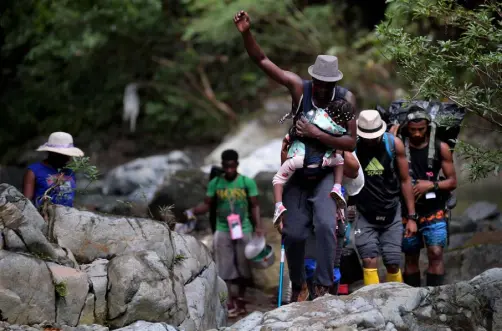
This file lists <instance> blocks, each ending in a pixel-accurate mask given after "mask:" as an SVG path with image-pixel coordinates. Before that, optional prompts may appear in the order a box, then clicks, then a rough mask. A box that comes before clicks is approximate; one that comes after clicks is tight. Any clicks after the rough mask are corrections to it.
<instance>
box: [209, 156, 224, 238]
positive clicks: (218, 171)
mask: <svg viewBox="0 0 502 331" xmlns="http://www.w3.org/2000/svg"><path fill="white" fill-rule="evenodd" d="M223 173H225V172H224V171H223V168H221V167H217V166H212V167H211V172H210V173H209V182H210V181H211V180H212V179H213V178H214V177H219V176H221V175H222V174H223ZM209 182H208V183H209ZM216 199H217V195H215V196H214V203H212V204H211V206H210V208H209V224H210V225H211V230H212V231H213V233H214V232H215V231H216V206H217V202H216Z"/></svg>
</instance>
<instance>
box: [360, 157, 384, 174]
mask: <svg viewBox="0 0 502 331" xmlns="http://www.w3.org/2000/svg"><path fill="white" fill-rule="evenodd" d="M384 170H385V169H384V167H383V166H382V164H381V163H380V161H378V160H377V159H376V158H372V159H371V161H370V163H369V164H368V165H367V166H366V168H365V169H364V171H365V172H366V174H367V175H368V176H380V175H382V174H383V171H384Z"/></svg>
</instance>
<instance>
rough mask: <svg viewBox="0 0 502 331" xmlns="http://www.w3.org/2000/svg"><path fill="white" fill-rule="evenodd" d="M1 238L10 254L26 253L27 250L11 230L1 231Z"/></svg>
mask: <svg viewBox="0 0 502 331" xmlns="http://www.w3.org/2000/svg"><path fill="white" fill-rule="evenodd" d="M3 238H4V240H5V249H6V250H8V251H11V252H19V253H21V252H22V253H27V252H28V248H27V247H26V245H25V244H24V242H23V240H22V239H21V238H20V237H19V236H18V235H17V233H16V232H15V231H14V230H12V229H8V228H6V229H4V230H3Z"/></svg>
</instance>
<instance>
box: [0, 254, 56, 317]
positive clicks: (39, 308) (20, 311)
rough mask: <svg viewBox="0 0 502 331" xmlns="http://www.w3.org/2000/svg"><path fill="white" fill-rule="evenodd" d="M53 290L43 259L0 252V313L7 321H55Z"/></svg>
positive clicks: (54, 292) (50, 277)
mask: <svg viewBox="0 0 502 331" xmlns="http://www.w3.org/2000/svg"><path fill="white" fill-rule="evenodd" d="M55 307H56V291H55V287H54V284H53V281H52V275H51V273H50V271H49V269H48V268H47V265H46V264H45V262H44V261H42V260H40V259H37V258H35V257H32V256H29V255H25V254H18V253H12V252H8V251H4V250H1V251H0V312H1V317H2V319H3V320H5V321H7V322H8V323H10V324H36V323H41V322H43V321H51V322H54V321H55V320H56V309H55Z"/></svg>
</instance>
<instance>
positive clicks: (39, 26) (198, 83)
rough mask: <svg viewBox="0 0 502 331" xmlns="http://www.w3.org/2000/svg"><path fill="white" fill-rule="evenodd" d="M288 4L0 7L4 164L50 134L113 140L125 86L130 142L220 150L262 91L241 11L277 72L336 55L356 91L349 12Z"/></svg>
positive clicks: (23, 0)
mask: <svg viewBox="0 0 502 331" xmlns="http://www.w3.org/2000/svg"><path fill="white" fill-rule="evenodd" d="M298 3H299V2H298V1H295V2H293V1H292V0H286V1H276V0H266V1H260V2H259V3H258V2H256V1H251V0H230V1H227V0H200V1H199V0H197V1H195V0H184V1H173V0H164V1H161V0H147V1H141V2H138V1H134V0H124V1H122V0H121V1H119V0H105V1H95V0H85V1H73V2H72V1H67V0H40V1H36V2H32V1H28V0H5V1H2V3H1V5H0V12H1V14H0V15H1V16H0V29H1V30H0V39H2V37H3V41H4V43H3V44H2V46H1V49H0V61H1V62H2V65H3V66H4V68H3V71H2V72H1V73H0V75H1V77H2V79H1V80H0V94H1V95H2V97H1V98H0V109H2V116H3V121H2V122H3V123H8V125H9V126H10V127H16V128H19V129H18V130H15V131H13V130H0V149H2V150H4V160H3V161H8V160H11V159H15V158H16V154H17V152H16V148H15V147H16V146H18V145H19V144H20V142H24V141H26V140H28V139H30V138H32V137H33V136H37V135H43V136H47V135H48V134H49V133H50V132H53V131H56V130H64V131H67V132H70V133H72V134H73V135H74V136H75V137H76V138H77V140H78V142H79V144H81V145H85V144H87V143H89V141H81V140H79V138H80V137H88V138H87V139H88V140H90V139H96V133H103V134H106V135H107V140H111V139H113V138H114V137H110V136H111V135H117V134H119V133H120V130H119V129H120V122H121V117H122V116H121V113H122V99H123V93H124V88H125V86H126V85H127V84H129V83H131V82H138V83H139V86H140V87H139V92H140V97H141V106H142V109H141V115H140V118H139V123H138V130H137V137H138V139H141V140H142V141H143V143H144V144H147V145H150V146H152V148H155V147H161V148H164V147H172V146H176V145H179V144H180V143H183V144H187V143H194V142H196V143H200V142H201V141H215V140H220V139H221V136H222V135H224V134H225V133H226V132H228V130H229V129H230V128H231V127H232V125H233V121H232V119H233V118H234V117H235V115H237V116H243V117H245V116H246V115H247V114H248V113H250V112H252V111H253V110H255V109H257V108H258V107H259V105H260V104H261V101H262V95H263V94H262V93H261V92H263V91H266V90H268V86H267V84H268V80H267V77H266V76H265V75H264V74H263V73H262V72H260V71H259V69H258V68H257V67H256V65H255V64H254V63H252V61H250V60H249V58H248V56H247V54H246V53H245V50H244V48H243V47H242V42H241V41H240V35H239V33H238V32H237V30H236V29H235V28H234V26H233V21H232V19H233V16H234V15H235V13H236V12H237V11H238V10H240V9H244V10H248V11H249V12H250V14H251V17H252V20H253V31H254V32H255V34H256V36H257V38H258V40H259V42H260V44H261V45H262V46H263V48H264V50H265V51H266V52H267V54H269V56H270V57H271V58H272V59H273V60H274V61H275V62H276V63H278V64H279V65H281V66H284V67H285V68H288V69H291V70H295V71H297V72H298V73H300V74H302V75H306V70H305V66H306V65H308V64H310V63H311V62H312V60H313V59H314V58H315V56H316V55H317V54H319V53H326V52H327V53H331V54H334V53H336V54H337V55H339V57H340V59H341V63H342V61H345V62H343V63H346V65H347V66H349V65H350V66H351V67H350V68H348V69H344V73H345V75H346V77H348V82H349V81H350V80H351V79H353V81H354V82H356V81H357V79H358V78H359V77H360V74H361V71H362V70H361V68H364V65H363V66H361V65H360V63H361V61H362V62H363V63H364V62H365V61H366V60H367V57H364V58H361V59H360V60H359V59H358V60H357V61H351V62H350V64H349V61H348V59H351V58H353V57H354V56H355V53H354V52H353V51H352V49H351V47H352V42H353V41H354V40H356V39H357V38H358V37H359V35H358V34H357V33H356V31H358V22H357V20H351V21H350V22H347V21H346V20H344V16H343V15H344V14H343V13H344V12H345V11H346V10H348V8H349V7H348V5H347V4H348V2H347V1H340V2H337V4H336V8H335V6H334V5H333V3H332V2H329V1H324V2H321V4H318V5H305V4H303V5H302V6H298ZM340 27H342V28H340ZM1 32H3V34H2V33H1ZM363 32H364V31H363ZM346 59H347V61H346ZM4 63H5V64H6V65H4ZM352 70H355V71H354V72H355V73H356V74H355V75H351V74H350V72H351V71H352ZM351 76H352V77H351ZM3 82H6V83H3ZM358 84H359V83H358ZM354 88H355V89H356V90H357V89H360V90H364V86H357V87H354ZM356 92H357V91H356Z"/></svg>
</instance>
